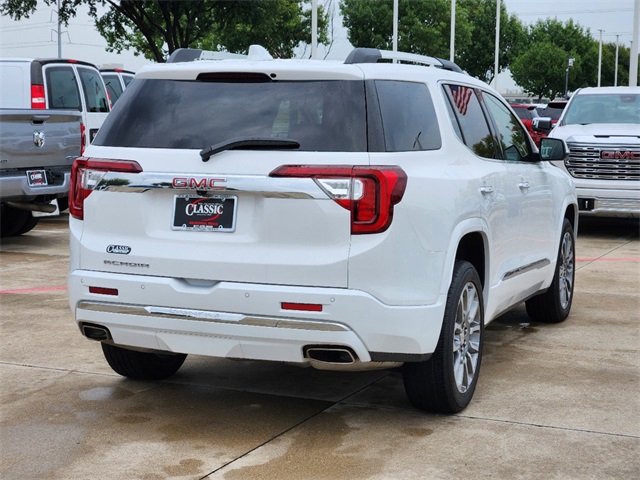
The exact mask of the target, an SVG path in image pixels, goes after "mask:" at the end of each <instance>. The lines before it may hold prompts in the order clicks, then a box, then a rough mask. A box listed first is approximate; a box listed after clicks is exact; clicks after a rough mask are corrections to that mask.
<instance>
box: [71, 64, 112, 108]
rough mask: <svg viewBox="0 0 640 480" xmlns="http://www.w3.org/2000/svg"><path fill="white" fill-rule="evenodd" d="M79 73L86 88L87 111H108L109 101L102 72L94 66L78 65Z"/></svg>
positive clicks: (83, 86)
mask: <svg viewBox="0 0 640 480" xmlns="http://www.w3.org/2000/svg"><path fill="white" fill-rule="evenodd" d="M78 74H79V75H80V81H81V82H82V89H83V90H84V99H85V102H86V103H87V111H89V112H108V111H109V102H108V101H107V92H105V90H104V83H102V77H101V76H100V72H98V70H94V69H92V68H84V67H78Z"/></svg>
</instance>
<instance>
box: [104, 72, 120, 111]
mask: <svg viewBox="0 0 640 480" xmlns="http://www.w3.org/2000/svg"><path fill="white" fill-rule="evenodd" d="M102 79H103V80H104V86H105V87H107V93H108V94H109V98H110V99H111V103H112V104H113V105H115V103H116V100H118V98H120V95H122V85H121V84H120V79H119V78H118V74H117V73H114V74H111V73H103V74H102Z"/></svg>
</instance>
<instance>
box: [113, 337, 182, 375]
mask: <svg viewBox="0 0 640 480" xmlns="http://www.w3.org/2000/svg"><path fill="white" fill-rule="evenodd" d="M102 353H104V358H106V359H107V362H108V363H109V366H110V367H111V368H112V369H113V371H114V372H116V373H118V374H120V375H122V376H123V377H128V378H133V379H135V380H161V379H163V378H167V377H170V376H171V375H173V374H174V373H176V372H177V371H178V370H179V369H180V367H181V366H182V364H183V363H184V361H185V359H186V358H187V356H186V355H185V354H183V353H166V354H160V353H148V352H139V351H137V350H129V349H126V348H122V347H117V346H115V345H110V344H108V343H103V344H102Z"/></svg>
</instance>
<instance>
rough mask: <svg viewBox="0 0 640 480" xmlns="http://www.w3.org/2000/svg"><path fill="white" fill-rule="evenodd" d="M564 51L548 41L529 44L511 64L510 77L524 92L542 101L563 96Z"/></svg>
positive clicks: (565, 61)
mask: <svg viewBox="0 0 640 480" xmlns="http://www.w3.org/2000/svg"><path fill="white" fill-rule="evenodd" d="M566 65H567V54H566V52H565V50H564V49H563V48H561V47H559V46H557V45H555V44H553V43H552V42H550V41H539V42H536V43H533V44H531V45H530V46H529V47H528V48H527V49H526V50H525V51H524V52H522V53H521V54H520V55H518V56H517V57H516V58H515V59H514V61H513V62H512V63H511V76H512V77H513V79H514V81H515V82H516V83H517V84H518V85H520V86H521V87H522V88H523V89H524V90H525V91H526V92H528V93H531V94H533V95H535V96H536V97H538V99H542V98H543V97H547V98H551V99H554V98H556V97H557V96H560V95H562V94H564V85H565V68H566Z"/></svg>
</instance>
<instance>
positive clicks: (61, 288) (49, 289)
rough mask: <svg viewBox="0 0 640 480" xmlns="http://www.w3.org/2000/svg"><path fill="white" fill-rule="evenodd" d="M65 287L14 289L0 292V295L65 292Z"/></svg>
mask: <svg viewBox="0 0 640 480" xmlns="http://www.w3.org/2000/svg"><path fill="white" fill-rule="evenodd" d="M66 289H67V287H66V286H59V287H39V288H16V289H13V290H0V295H5V294H10V293H40V292H53V291H56V290H66Z"/></svg>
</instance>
